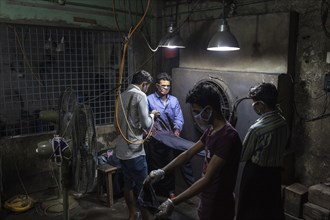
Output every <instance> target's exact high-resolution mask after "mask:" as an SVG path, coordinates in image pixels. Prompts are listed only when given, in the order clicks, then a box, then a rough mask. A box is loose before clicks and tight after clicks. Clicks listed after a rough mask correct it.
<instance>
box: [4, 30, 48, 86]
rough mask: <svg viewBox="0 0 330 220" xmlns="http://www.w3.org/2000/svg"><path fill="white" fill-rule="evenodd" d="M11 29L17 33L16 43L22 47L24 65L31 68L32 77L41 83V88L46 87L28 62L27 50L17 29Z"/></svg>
mask: <svg viewBox="0 0 330 220" xmlns="http://www.w3.org/2000/svg"><path fill="white" fill-rule="evenodd" d="M9 27H11V28H12V29H13V30H14V33H15V39H16V41H17V43H18V45H19V47H20V49H21V52H22V55H23V60H24V63H25V64H26V65H27V66H28V67H29V70H30V72H31V74H32V77H33V78H34V79H35V80H37V82H38V83H39V85H40V86H44V84H42V82H41V81H40V76H39V75H37V74H35V73H34V71H33V69H32V66H31V64H30V61H29V60H28V58H27V56H26V53H25V50H24V48H23V46H22V42H21V40H20V37H19V35H18V33H17V31H16V27H15V26H9Z"/></svg>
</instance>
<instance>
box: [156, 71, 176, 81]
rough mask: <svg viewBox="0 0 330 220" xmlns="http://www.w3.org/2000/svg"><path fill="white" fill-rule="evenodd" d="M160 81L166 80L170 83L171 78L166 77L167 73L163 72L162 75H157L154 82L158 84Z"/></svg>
mask: <svg viewBox="0 0 330 220" xmlns="http://www.w3.org/2000/svg"><path fill="white" fill-rule="evenodd" d="M160 80H166V81H170V82H171V81H172V78H171V76H170V75H168V74H167V73H165V72H163V73H159V74H158V75H157V76H156V82H157V83H160Z"/></svg>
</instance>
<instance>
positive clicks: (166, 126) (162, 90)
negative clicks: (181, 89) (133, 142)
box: [147, 72, 195, 198]
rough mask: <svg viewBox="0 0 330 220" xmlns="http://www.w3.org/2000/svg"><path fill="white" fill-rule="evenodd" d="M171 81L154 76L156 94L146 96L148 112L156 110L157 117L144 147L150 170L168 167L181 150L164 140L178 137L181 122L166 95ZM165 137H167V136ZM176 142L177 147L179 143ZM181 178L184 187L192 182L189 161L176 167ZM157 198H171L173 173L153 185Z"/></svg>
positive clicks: (174, 102) (170, 97) (178, 110)
mask: <svg viewBox="0 0 330 220" xmlns="http://www.w3.org/2000/svg"><path fill="white" fill-rule="evenodd" d="M171 82H172V78H171V76H170V75H168V74H167V73H165V72H163V73H160V74H158V75H157V77H156V85H155V87H156V91H155V92H154V93H152V94H150V95H148V105H149V111H152V110H154V109H156V110H157V111H159V113H160V115H159V116H158V117H157V119H156V120H155V126H154V129H153V135H152V137H151V138H150V140H149V141H148V144H147V148H148V149H147V161H148V167H149V169H150V170H154V169H158V168H162V167H163V166H165V165H166V164H168V163H169V162H170V161H171V160H172V159H173V158H174V156H176V155H178V154H180V153H181V152H182V151H183V150H179V149H175V148H174V146H168V145H166V144H165V143H164V141H163V140H164V139H167V138H171V135H175V136H176V137H179V136H180V132H181V130H182V127H183V124H184V119H183V114H182V110H181V106H180V103H179V100H178V99H177V98H176V97H175V96H173V95H171V94H169V92H170V88H171ZM168 134H169V135H168ZM176 143H178V144H180V142H179V141H176ZM180 171H181V174H182V177H183V179H184V180H185V181H186V183H187V184H188V185H191V184H192V183H193V182H194V181H195V180H194V175H193V172H192V166H191V164H190V162H188V163H186V164H185V165H183V166H182V167H181V168H180ZM154 189H155V191H156V194H157V195H160V196H165V197H169V198H173V197H175V174H174V173H171V174H168V175H166V177H165V178H164V179H163V180H162V181H161V182H159V183H157V184H155V185H154Z"/></svg>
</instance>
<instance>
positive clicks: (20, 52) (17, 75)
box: [0, 24, 129, 137]
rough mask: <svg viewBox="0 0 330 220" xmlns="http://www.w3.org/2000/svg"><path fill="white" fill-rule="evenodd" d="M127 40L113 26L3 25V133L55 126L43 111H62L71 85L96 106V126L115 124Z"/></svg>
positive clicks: (0, 111) (0, 60) (31, 131)
mask: <svg viewBox="0 0 330 220" xmlns="http://www.w3.org/2000/svg"><path fill="white" fill-rule="evenodd" d="M121 45H122V42H121V38H120V36H119V35H118V34H117V33H114V32H109V31H98V30H87V29H74V28H61V27H44V26H32V25H12V24H0V80H1V81H0V83H1V85H0V97H1V98H0V106H1V109H0V129H1V133H0V136H7V137H8V136H17V135H29V134H36V133H41V132H48V131H51V130H54V129H55V126H54V125H53V124H52V123H49V122H45V121H41V120H40V119H39V112H40V111H42V110H57V109H58V101H59V97H60V95H61V93H62V92H63V91H64V90H65V88H68V87H70V88H72V89H73V90H75V91H76V93H77V97H78V102H80V103H85V104H87V105H90V106H91V108H92V111H93V113H94V118H95V123H96V125H105V124H111V123H113V121H114V114H115V97H116V88H117V80H118V76H119V64H120V60H121ZM128 52H129V51H128ZM127 57H129V56H127ZM125 60H126V63H125V70H124V75H123V77H124V79H125V78H127V77H128V74H127V73H128V63H129V60H128V59H125ZM126 87H127V83H124V85H122V89H125V88H126Z"/></svg>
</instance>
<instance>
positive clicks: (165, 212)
mask: <svg viewBox="0 0 330 220" xmlns="http://www.w3.org/2000/svg"><path fill="white" fill-rule="evenodd" d="M158 210H159V211H158V212H157V213H156V217H157V218H160V219H167V218H168V217H170V216H171V215H172V213H173V211H174V205H173V202H172V200H171V199H167V200H166V201H165V202H163V203H162V204H161V205H160V206H159V207H158Z"/></svg>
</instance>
